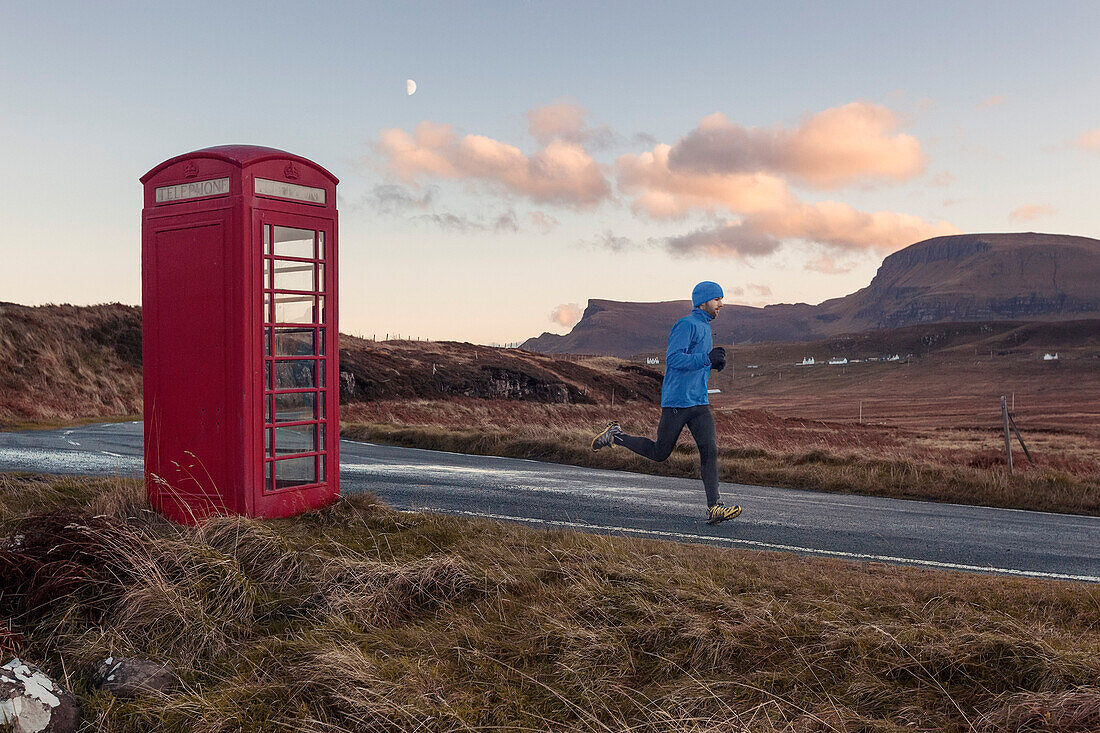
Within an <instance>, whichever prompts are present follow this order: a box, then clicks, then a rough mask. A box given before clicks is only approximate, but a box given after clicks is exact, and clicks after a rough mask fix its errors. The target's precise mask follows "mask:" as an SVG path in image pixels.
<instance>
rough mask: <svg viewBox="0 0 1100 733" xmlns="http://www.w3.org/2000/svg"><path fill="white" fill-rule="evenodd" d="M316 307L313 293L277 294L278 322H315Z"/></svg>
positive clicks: (276, 318) (276, 314) (276, 311)
mask: <svg viewBox="0 0 1100 733" xmlns="http://www.w3.org/2000/svg"><path fill="white" fill-rule="evenodd" d="M315 309H316V303H315V298H314V296H312V295H285V294H282V293H276V294H275V322H276V323H313V315H314V310H315Z"/></svg>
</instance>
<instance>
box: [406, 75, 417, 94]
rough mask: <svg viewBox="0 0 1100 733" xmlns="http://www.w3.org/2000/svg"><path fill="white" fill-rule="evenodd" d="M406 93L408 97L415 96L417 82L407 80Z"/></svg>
mask: <svg viewBox="0 0 1100 733" xmlns="http://www.w3.org/2000/svg"><path fill="white" fill-rule="evenodd" d="M405 91H406V92H407V93H408V95H409V96H410V97H411V96H412V95H413V94H415V93H416V82H415V81H413V80H412V79H406V80H405Z"/></svg>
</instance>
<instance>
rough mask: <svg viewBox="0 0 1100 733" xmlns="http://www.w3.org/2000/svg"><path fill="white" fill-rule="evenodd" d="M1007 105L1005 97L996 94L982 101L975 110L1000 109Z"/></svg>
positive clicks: (975, 106)
mask: <svg viewBox="0 0 1100 733" xmlns="http://www.w3.org/2000/svg"><path fill="white" fill-rule="evenodd" d="M1004 103H1005V95H1003V94H994V95H993V96H992V97H986V98H985V99H983V100H982V101H980V102H978V103H977V104H976V105H974V109H989V108H990V107H998V106H1000V105H1002V104H1004Z"/></svg>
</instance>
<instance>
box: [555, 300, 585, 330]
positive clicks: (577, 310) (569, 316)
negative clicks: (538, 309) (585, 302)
mask: <svg viewBox="0 0 1100 733" xmlns="http://www.w3.org/2000/svg"><path fill="white" fill-rule="evenodd" d="M582 315H584V309H582V308H581V307H580V306H579V305H577V304H576V303H562V304H561V305H559V306H557V307H555V308H554V310H552V311H550V320H551V321H553V322H554V323H556V324H558V325H559V326H564V327H565V328H572V327H573V326H575V325H577V322H578V321H579V320H581V316H582Z"/></svg>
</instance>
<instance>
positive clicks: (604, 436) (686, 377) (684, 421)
mask: <svg viewBox="0 0 1100 733" xmlns="http://www.w3.org/2000/svg"><path fill="white" fill-rule="evenodd" d="M723 297H724V294H723V293H722V288H721V286H719V285H718V283H715V282H711V281H709V280H706V281H704V282H701V283H699V284H698V285H696V286H695V289H694V290H692V291H691V305H692V310H691V314H690V315H687V316H685V317H683V318H681V319H680V320H679V321H677V322H676V325H674V326H673V327H672V333H670V334H669V335H668V351H667V352H666V353H665V378H664V382H662V384H661V422H660V424H659V425H658V426H657V440H656V442H654V441H652V440H650V439H649V438H640V437H637V436H634V435H627V434H626V433H624V432H623V431H622V429H621V428H620V427H619V423H618V421H617V420H613V421H611V422H609V423H608V424H607V428H606V429H604V431H603V432H602V433H600V434H599V435H597V436H596V437H595V438H594V439H593V440H592V450H594V451H598V450H600V449H601V448H606V447H608V446H615V445H622V446H625V447H627V448H629V449H630V450H632V451H634V452H635V453H637V454H638V455H640V456H644V457H646V458H648V459H650V460H651V461H663V460H665V459H666V458H668V457H669V456H670V455H671V454H672V449H673V448H674V447H675V446H676V441H677V439H679V437H680V433H682V432H683V430H684V426H685V425H687V428H688V430H690V431H691V437H693V438H695V444H696V445H697V446H699V473H700V475H701V476H702V479H703V488H704V489H706V492H707V507H708V509H707V524H717V523H718V522H724V521H726V520H727V519H733V518H734V517H736V516H738V515H739V514H740V513H741V507H739V506H725V505H724V504H722V502H720V501H719V500H718V436H717V433H716V432H715V429H714V415H713V414H711V411H710V400H708V399H707V378H708V377H709V376H710V370H711V369H714V370H715V371H719V372H720V371H722V370H723V369H724V368H725V366H726V350H725V349H723V348H721V347H719V348H714V340H713V337H712V335H711V332H710V322H711V321H713V320H714V317H715V316H717V315H718V311H720V310H722V298H723Z"/></svg>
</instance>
